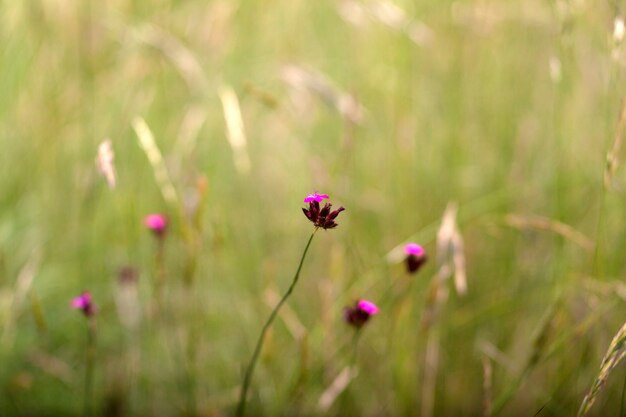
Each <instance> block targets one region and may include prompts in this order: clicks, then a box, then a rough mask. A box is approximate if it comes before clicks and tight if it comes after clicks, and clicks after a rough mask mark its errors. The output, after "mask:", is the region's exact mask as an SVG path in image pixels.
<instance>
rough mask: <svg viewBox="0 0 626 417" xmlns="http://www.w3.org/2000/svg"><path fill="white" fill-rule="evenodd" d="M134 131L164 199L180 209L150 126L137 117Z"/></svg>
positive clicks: (134, 121)
mask: <svg viewBox="0 0 626 417" xmlns="http://www.w3.org/2000/svg"><path fill="white" fill-rule="evenodd" d="M133 129H134V130H135V133H136V134H137V138H139V145H140V146H141V149H143V151H144V152H145V154H146V156H147V157H148V161H150V165H151V166H152V171H153V172H154V178H155V179H156V182H157V184H158V186H159V188H160V190H161V194H162V195H163V198H164V199H165V201H167V203H168V204H170V205H172V206H173V207H180V204H179V200H178V195H177V194H176V189H175V188H174V184H173V183H172V180H171V179H170V175H169V173H168V172H167V168H166V166H165V162H164V160H163V155H162V154H161V151H160V150H159V148H158V146H157V144H156V142H155V140H154V135H153V134H152V131H151V130H150V128H149V127H148V124H147V123H146V121H145V120H144V119H142V118H141V117H135V119H134V120H133Z"/></svg>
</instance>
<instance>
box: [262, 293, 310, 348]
mask: <svg viewBox="0 0 626 417" xmlns="http://www.w3.org/2000/svg"><path fill="white" fill-rule="evenodd" d="M264 301H265V304H267V306H268V307H269V308H274V306H276V304H278V302H279V301H280V296H279V295H278V293H277V292H276V291H274V290H273V289H270V288H268V289H266V290H265V294H264ZM279 317H280V318H281V319H282V320H283V321H284V322H285V325H286V326H287V329H289V332H290V333H291V335H292V336H293V338H294V339H296V340H302V339H303V338H304V337H305V336H306V333H307V332H306V328H305V327H304V325H303V324H302V321H300V319H299V318H298V316H297V315H296V313H295V312H294V311H293V309H292V308H291V307H289V306H288V305H286V304H285V305H284V306H283V308H282V309H281V311H280V314H279Z"/></svg>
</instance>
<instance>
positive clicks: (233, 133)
mask: <svg viewBox="0 0 626 417" xmlns="http://www.w3.org/2000/svg"><path fill="white" fill-rule="evenodd" d="M219 96H220V100H221V101H222V108H223V109H224V119H225V120H226V134H227V135H226V136H227V137H228V143H229V144H230V147H231V148H232V150H233V158H234V161H235V168H236V169H237V172H239V173H240V174H247V173H248V172H250V157H249V156H248V149H247V148H248V145H247V140H246V133H245V129H244V124H243V117H242V116H241V108H240V107H239V99H238V98H237V94H235V91H234V90H233V89H232V88H231V87H230V86H227V85H225V86H222V87H221V88H220V90H219Z"/></svg>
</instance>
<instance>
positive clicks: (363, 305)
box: [343, 300, 380, 329]
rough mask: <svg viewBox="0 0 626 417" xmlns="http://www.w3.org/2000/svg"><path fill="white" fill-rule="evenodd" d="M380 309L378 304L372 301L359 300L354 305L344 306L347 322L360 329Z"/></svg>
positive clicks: (344, 315)
mask: <svg viewBox="0 0 626 417" xmlns="http://www.w3.org/2000/svg"><path fill="white" fill-rule="evenodd" d="M379 310H380V309H379V308H378V306H377V305H376V304H374V303H372V302H371V301H368V300H359V301H357V302H356V303H355V304H354V306H352V307H346V308H344V310H343V317H344V319H345V320H346V323H348V324H349V325H351V326H354V327H356V328H357V329H360V328H361V327H363V325H364V324H365V323H367V322H368V320H369V319H370V317H372V316H375V315H376V314H378V312H379Z"/></svg>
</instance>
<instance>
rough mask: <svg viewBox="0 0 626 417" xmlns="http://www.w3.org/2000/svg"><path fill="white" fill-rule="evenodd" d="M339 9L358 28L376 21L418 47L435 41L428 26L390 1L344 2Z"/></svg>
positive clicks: (343, 16)
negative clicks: (409, 15) (369, 21)
mask: <svg viewBox="0 0 626 417" xmlns="http://www.w3.org/2000/svg"><path fill="white" fill-rule="evenodd" d="M337 7H338V11H339V14H340V16H341V17H342V18H343V19H344V20H345V21H346V22H348V23H350V24H352V25H354V26H357V27H362V26H364V25H365V23H367V21H368V20H372V21H376V22H379V23H381V24H383V25H385V26H387V27H388V28H390V29H391V30H393V31H395V32H398V33H401V34H402V35H404V36H406V37H408V38H409V39H410V40H411V41H412V42H413V43H415V44H416V45H418V46H428V45H429V44H431V43H432V41H433V39H434V35H433V31H432V30H431V29H430V28H429V27H428V26H427V25H426V24H424V23H422V22H419V21H417V20H414V19H411V18H409V17H408V16H407V14H406V12H405V11H404V10H403V9H401V8H400V7H399V6H397V5H396V4H394V3H392V2H390V1H386V0H378V1H371V2H368V3H361V2H357V1H342V2H340V3H339V4H338V6H337Z"/></svg>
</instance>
